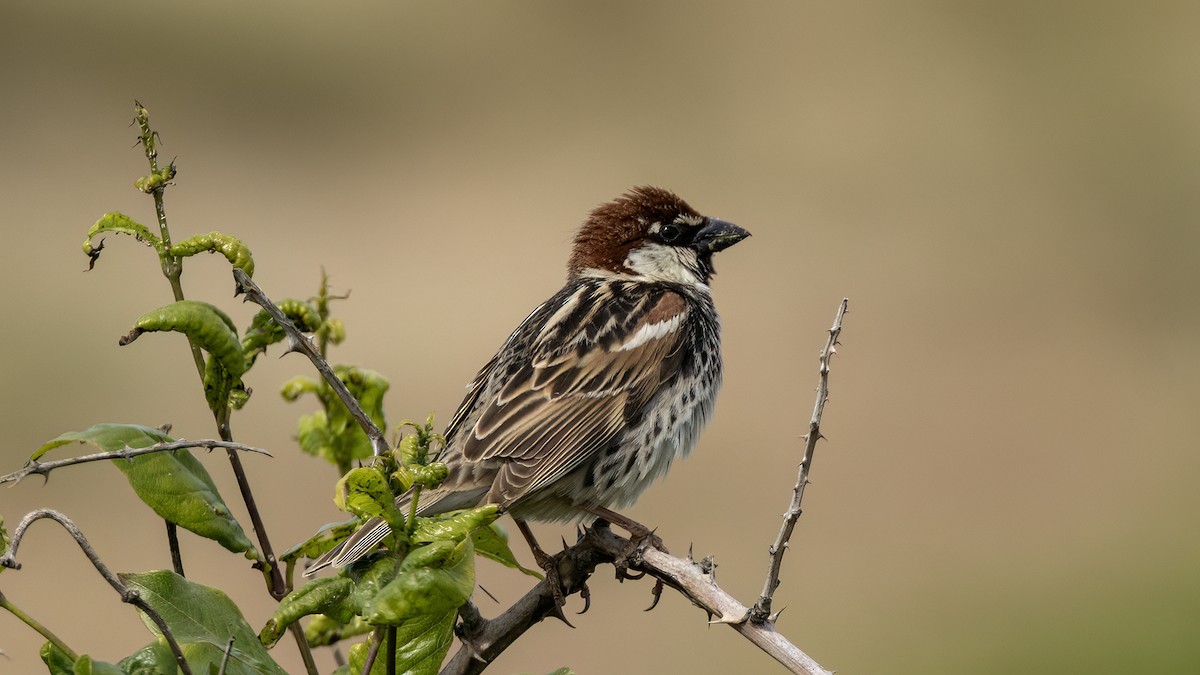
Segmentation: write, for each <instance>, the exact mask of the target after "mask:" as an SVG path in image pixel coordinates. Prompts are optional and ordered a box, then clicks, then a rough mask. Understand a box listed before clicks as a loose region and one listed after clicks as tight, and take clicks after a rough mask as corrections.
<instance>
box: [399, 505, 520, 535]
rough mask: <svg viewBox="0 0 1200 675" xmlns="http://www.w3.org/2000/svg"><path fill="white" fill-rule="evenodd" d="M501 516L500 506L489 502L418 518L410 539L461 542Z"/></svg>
mask: <svg viewBox="0 0 1200 675" xmlns="http://www.w3.org/2000/svg"><path fill="white" fill-rule="evenodd" d="M499 517H500V507H499V506H497V505H495V504H488V505H486V506H480V507H478V508H474V509H463V510H461V511H450V512H448V513H442V514H438V515H436V516H433V517H430V518H419V519H417V525H416V527H414V528H413V534H412V538H411V539H410V541H412V542H413V543H424V542H430V541H443V540H445V541H455V542H459V541H462V540H463V539H465V538H466V537H468V536H470V534H471V533H472V532H474V531H475V530H477V529H479V528H481V527H484V526H486V525H490V524H491V523H492V522H493V521H495V520H496V519H497V518H499Z"/></svg>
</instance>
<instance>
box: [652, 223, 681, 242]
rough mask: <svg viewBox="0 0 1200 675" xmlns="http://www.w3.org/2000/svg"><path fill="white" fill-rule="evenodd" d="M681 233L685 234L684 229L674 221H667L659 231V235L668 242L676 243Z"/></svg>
mask: <svg viewBox="0 0 1200 675" xmlns="http://www.w3.org/2000/svg"><path fill="white" fill-rule="evenodd" d="M681 234H683V231H682V230H680V229H679V226H678V225H675V224H674V223H667V224H666V225H663V226H662V229H660V230H659V231H658V236H660V237H662V240H663V241H665V242H667V243H668V244H671V243H674V242H675V240H676V239H678V238H679V235H681Z"/></svg>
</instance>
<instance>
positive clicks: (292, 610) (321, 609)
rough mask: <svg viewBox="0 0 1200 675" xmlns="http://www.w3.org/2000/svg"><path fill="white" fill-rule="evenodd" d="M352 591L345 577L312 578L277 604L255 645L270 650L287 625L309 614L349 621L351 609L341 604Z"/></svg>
mask: <svg viewBox="0 0 1200 675" xmlns="http://www.w3.org/2000/svg"><path fill="white" fill-rule="evenodd" d="M354 590H355V589H354V582H353V581H351V580H350V579H348V578H346V577H329V578H325V579H314V580H312V581H310V582H308V583H307V584H304V585H303V586H301V587H300V588H297V589H296V590H294V591H292V592H291V593H289V594H288V596H287V597H286V598H284V599H283V600H282V601H280V603H279V607H278V608H276V609H275V614H274V615H272V616H271V619H270V620H269V621H267V625H266V626H263V629H262V630H261V631H259V633H258V639H259V642H261V643H262V644H263V646H265V647H267V648H268V649H270V648H271V647H274V646H275V643H276V642H278V641H279V638H280V637H282V636H283V633H284V631H286V630H287V627H288V626H290V625H292V624H293V623H295V622H297V621H299V620H300V619H301V618H302V617H305V616H308V615H310V614H327V615H338V616H340V617H341V618H345V619H346V620H349V619H350V618H351V617H353V616H354V610H353V608H352V607H346V606H345V602H346V600H347V599H349V598H350V597H351V594H352V593H354Z"/></svg>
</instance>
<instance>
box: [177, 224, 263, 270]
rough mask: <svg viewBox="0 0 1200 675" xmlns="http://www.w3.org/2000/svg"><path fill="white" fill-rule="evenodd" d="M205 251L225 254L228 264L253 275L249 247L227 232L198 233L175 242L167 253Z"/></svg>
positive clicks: (252, 262)
mask: <svg viewBox="0 0 1200 675" xmlns="http://www.w3.org/2000/svg"><path fill="white" fill-rule="evenodd" d="M206 251H207V252H208V253H220V254H221V255H223V256H225V259H226V260H228V261H229V264H230V265H233V266H234V267H235V268H236V269H240V270H242V271H243V272H245V273H246V276H248V277H252V276H254V258H252V257H251V256H250V249H249V248H247V247H246V245H245V244H243V243H242V240H241V239H238V238H237V237H234V236H231V235H228V234H222V233H220V232H209V233H208V234H198V235H196V236H194V237H192V238H190V239H187V240H184V241H181V242H179V243H178V244H175V245H174V246H172V247H171V248H170V249H169V250H168V251H167V253H168V255H173V256H178V257H187V256H193V255H196V254H197V253H203V252H206Z"/></svg>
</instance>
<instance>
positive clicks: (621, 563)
mask: <svg viewBox="0 0 1200 675" xmlns="http://www.w3.org/2000/svg"><path fill="white" fill-rule="evenodd" d="M631 548H634V549H635V550H634V552H633V553H632V554H629V553H628V552H629V551H630V550H631ZM557 558H558V571H559V576H560V581H561V583H562V584H563V587H564V590H565V592H566V593H574V592H577V591H579V590H580V589H582V588H583V585H584V583H585V582H586V581H587V579H588V577H590V576H591V574H592V572H594V571H595V569H596V567H597V566H599V565H600V564H603V563H611V564H614V565H616V566H617V567H618V569H627V570H635V571H639V572H645V573H646V574H647V575H649V576H652V577H654V578H655V579H657V580H659V581H661V582H663V584H665V585H667V586H670V587H671V588H674V589H675V590H677V591H679V592H680V593H681V594H683V596H684V597H686V598H687V599H689V600H691V601H692V603H693V604H695V605H696V606H698V607H700V608H701V609H703V610H704V611H705V612H707V613H708V614H709V616H710V617H715V618H714V619H713V620H712V623H725V624H728V625H729V626H730V627H731V628H733V629H734V630H736V631H737V632H739V633H741V634H742V636H744V637H745V638H746V639H747V640H749V641H750V642H752V643H754V644H755V645H756V646H758V647H759V648H760V649H762V650H763V651H764V652H766V653H767V654H768V655H770V656H771V657H772V658H774V659H775V660H776V661H778V662H779V663H780V664H782V665H783V666H784V667H786V668H787V669H788V670H789V671H791V672H793V673H801V674H803V675H828V674H829V671H827V670H825V669H824V668H822V667H821V666H820V664H818V663H817V662H816V661H814V660H813V659H812V658H811V657H809V656H808V655H807V654H805V653H804V652H802V651H801V650H800V649H799V648H798V647H796V646H795V645H794V644H792V643H791V642H790V641H789V640H788V639H787V638H785V637H783V636H782V635H780V634H779V633H778V632H776V631H775V627H774V626H773V625H772V624H771V623H754V622H751V621H747V620H746V616H747V613H748V610H747V609H746V607H745V605H743V604H741V603H740V602H738V601H737V600H736V599H735V598H734V597H733V596H731V595H729V594H728V593H726V592H725V591H724V590H722V589H721V587H720V586H718V585H717V583H716V581H715V580H714V579H713V577H712V574H711V571H712V567H711V564H710V565H704V564H701V563H697V562H695V561H693V560H692V559H691V557H690V556H689V557H688V558H686V559H685V558H676V557H674V556H672V555H669V554H667V553H663V552H662V551H660V550H658V549H656V548H648V547H644V546H643V547H633V546H632V545H631V542H630V540H629V539H626V538H624V537H621V536H619V535H617V534H615V533H614V532H613V531H612V530H611V529H610V528H608V527H592V528H591V529H589V530H588V531H587V532H586V533H585V534H584V535H583V537H582V538H581V539H580V540H579V542H578V543H577V544H575V545H574V546H571V547H568V548H567V549H566V550H564V551H563V552H562V553H560V554H559V555H558V556H557ZM623 578H628V575H626V577H623ZM549 583H550V582H548V581H546V580H543V581H542V582H541V583H539V584H538V585H537V586H535V587H534V588H533V590H531V591H529V592H528V593H526V594H525V596H524V597H522V598H521V599H520V600H518V601H517V602H516V603H515V604H514V605H513V606H512V607H510V608H508V609H507V610H506V611H505V612H504V613H503V614H501V615H500V616H497V617H496V618H494V619H484V618H482V617H481V616H480V615H479V610H478V609H476V608H475V606H474V605H472V604H470V603H468V604H467V605H464V606H463V608H461V609H460V610H459V615H460V616H461V617H462V622H461V623H460V624H459V633H460V635H459V637H460V640H461V641H462V647H461V648H460V649H459V650H458V652H457V653H456V654H455V655H454V657H453V658H452V659H451V660H450V662H449V663H447V664H446V667H445V668H443V669H442V673H441V675H466V674H471V673H480V672H482V671H483V669H484V668H486V667H487V666H488V664H490V663H491V662H492V661H493V660H494V659H495V658H496V657H497V656H499V655H500V653H501V652H503V651H504V650H505V649H506V648H507V647H508V646H509V645H511V644H512V643H513V642H514V641H516V640H517V638H519V637H520V636H521V635H522V634H523V633H524V632H525V631H527V630H529V629H530V628H531V627H532V626H533V625H534V624H537V623H538V622H540V621H541V620H542V619H544V618H546V617H548V616H552V615H553V613H554V609H555V599H554V593H553V592H552V591H551V589H550V586H549Z"/></svg>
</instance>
